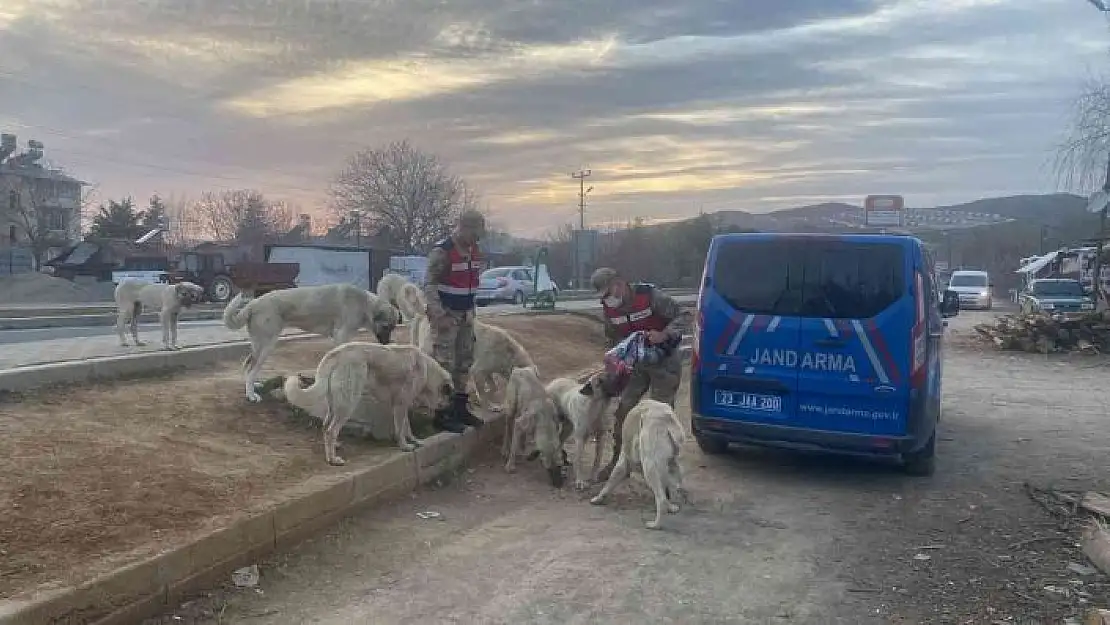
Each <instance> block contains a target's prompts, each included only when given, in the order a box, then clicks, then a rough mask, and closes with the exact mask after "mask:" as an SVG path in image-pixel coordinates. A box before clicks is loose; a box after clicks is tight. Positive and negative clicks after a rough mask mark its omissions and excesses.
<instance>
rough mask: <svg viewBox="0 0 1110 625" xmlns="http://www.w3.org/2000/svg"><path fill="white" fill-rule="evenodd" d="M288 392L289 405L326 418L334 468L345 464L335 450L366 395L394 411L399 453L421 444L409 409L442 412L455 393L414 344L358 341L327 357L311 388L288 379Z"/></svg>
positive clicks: (326, 445)
mask: <svg viewBox="0 0 1110 625" xmlns="http://www.w3.org/2000/svg"><path fill="white" fill-rule="evenodd" d="M284 389H285V398H286V399H287V400H288V401H289V403H291V404H293V405H294V406H297V407H298V408H300V409H302V410H304V411H306V412H308V413H309V414H312V415H314V416H316V417H318V418H320V419H322V420H323V425H324V458H325V459H326V460H327V462H328V464H332V465H336V466H339V465H342V464H345V461H344V460H343V458H340V457H339V456H338V455H337V454H336V451H335V448H336V442H337V441H338V439H339V432H340V431H341V430H342V429H343V426H344V425H345V424H346V423H347V421H348V420H350V418H351V416H352V415H353V414H354V412H355V410H357V409H358V406H359V404H360V403H361V401H362V396H363V392H364V391H365V392H367V393H368V394H369V395H370V396H372V397H373V398H374V399H376V400H377V401H379V402H381V403H382V404H383V405H386V406H391V407H392V408H393V432H394V436H396V437H397V446H398V447H399V448H400V449H401V451H413V450H415V449H416V448H417V447H419V446H420V445H421V444H422V441H421V440H420V439H418V438H416V436H415V435H413V433H412V426H411V424H410V423H409V411H410V410H411V409H412V408H413V407H415V406H423V407H426V408H429V409H431V410H438V409H440V408H444V407H446V406H447V405H448V404H449V403H450V401H451V396H452V395H453V394H454V388H453V387H452V385H451V376H450V374H448V373H447V371H446V370H445V369H444V368H443V367H441V366H439V364H438V363H437V362H436V361H435V360H434V359H432V358H431V357H429V356H428V355H426V354H424V353H422V352H421V351H420V350H419V349H416V348H415V347H413V346H412V345H379V344H377V343H360V342H352V343H346V344H343V345H340V346H339V347H336V348H333V349H332V350H331V351H329V352H328V353H326V354H324V357H323V358H321V359H320V364H319V365H318V366H317V367H316V379H315V381H313V383H312V385H311V386H309V387H308V388H302V387H301V381H300V378H299V376H295V375H293V376H288V377H287V378H285V385H284Z"/></svg>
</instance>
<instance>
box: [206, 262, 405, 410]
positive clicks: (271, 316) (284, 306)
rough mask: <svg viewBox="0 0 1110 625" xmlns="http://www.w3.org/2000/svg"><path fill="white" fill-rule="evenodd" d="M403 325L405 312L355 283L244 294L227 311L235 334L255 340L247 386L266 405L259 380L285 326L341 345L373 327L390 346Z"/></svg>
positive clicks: (252, 396)
mask: <svg viewBox="0 0 1110 625" xmlns="http://www.w3.org/2000/svg"><path fill="white" fill-rule="evenodd" d="M400 322H401V315H400V313H398V312H397V309H396V308H394V307H393V306H392V305H391V304H390V303H389V302H387V301H385V300H384V299H381V298H379V297H378V296H377V295H374V294H373V293H371V292H369V291H365V290H363V289H360V288H358V287H357V286H354V285H352V284H326V285H323V286H299V287H296V288H292V289H281V290H279V291H270V292H269V293H267V294H265V295H263V296H261V297H257V298H253V299H251V298H249V297H247V296H246V295H244V294H243V293H239V294H238V295H236V296H235V297H234V298H233V299H232V300H231V301H230V302H228V304H227V308H225V309H224V325H225V326H227V328H228V329H229V330H238V329H240V328H243V327H244V326H245V327H246V328H247V334H248V335H249V336H250V341H251V351H250V353H249V354H247V357H246V358H245V359H244V360H243V372H244V376H243V377H244V384H243V385H244V390H245V392H246V395H247V400H248V401H252V402H258V401H262V397H261V396H260V395H259V394H258V391H257V390H255V382H256V381H257V380H258V376H259V375H260V374H261V373H262V365H263V364H265V362H266V359H267V358H269V357H270V354H272V353H273V351H274V349H275V348H276V347H277V344H278V340H279V339H280V338H281V332H282V330H284V329H285V328H288V327H294V328H298V329H301V330H304V331H305V332H311V333H313V334H320V335H323V336H330V337H331V338H332V340H333V341H335V343H336V345H342V344H344V343H346V342H348V341H350V340H351V339H352V338H354V336H355V334H357V333H358V331H359V330H360V329H361V328H367V329H369V330H370V331H371V332H373V333H374V336H375V338H377V339H378V341H379V342H380V343H382V344H383V345H384V344H386V343H389V341H390V338H391V337H392V335H393V329H394V328H396V327H397V325H398V324H399V323H400Z"/></svg>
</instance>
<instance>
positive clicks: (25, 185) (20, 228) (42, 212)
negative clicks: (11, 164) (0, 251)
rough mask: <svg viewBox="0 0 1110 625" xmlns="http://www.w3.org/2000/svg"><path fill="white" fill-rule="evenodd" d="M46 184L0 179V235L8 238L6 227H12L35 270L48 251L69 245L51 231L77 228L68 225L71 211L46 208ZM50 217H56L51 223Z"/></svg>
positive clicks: (20, 178) (15, 177)
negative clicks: (25, 245)
mask: <svg viewBox="0 0 1110 625" xmlns="http://www.w3.org/2000/svg"><path fill="white" fill-rule="evenodd" d="M50 182H51V181H50V180H49V179H43V178H33V177H29V176H19V175H8V176H0V224H2V225H3V226H4V230H5V231H4V233H3V236H5V237H6V236H7V235H8V232H7V230H8V228H9V227H11V226H14V227H15V232H16V237H17V239H23V240H26V241H27V243H28V246H29V247H30V248H31V254H32V256H33V257H34V266H35V269H36V270H37V269H39V268H40V267H42V263H43V261H44V260H45V259H44V258H43V257H44V256H45V255H46V252H47V250H48V249H49V248H51V247H55V246H61V245H67V244H68V243H69V241H68V236H61V237H58V236H56V235H54V234H53V232H54V230H56V229H57V230H65V231H69V230H72V229H74V228H75V227H77V226H79V225H80V224H72V223H69V220H70V219H72V217H73V215H72V213H73V211H71V210H69V209H60V208H52V207H50V206H49V200H50V194H49V192H48V184H49V183H50ZM83 201H84V200H83V199H82V202H83ZM59 212H60V214H59ZM54 216H57V217H58V218H57V219H54V220H52V219H51V217H54ZM52 221H55V222H56V223H52ZM59 226H60V227H59Z"/></svg>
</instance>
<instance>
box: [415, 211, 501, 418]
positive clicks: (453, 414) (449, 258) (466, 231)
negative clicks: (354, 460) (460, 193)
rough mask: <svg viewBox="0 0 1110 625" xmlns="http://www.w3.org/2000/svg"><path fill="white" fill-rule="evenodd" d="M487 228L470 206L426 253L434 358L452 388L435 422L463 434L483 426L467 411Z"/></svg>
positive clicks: (427, 296) (483, 218) (426, 294)
mask: <svg viewBox="0 0 1110 625" xmlns="http://www.w3.org/2000/svg"><path fill="white" fill-rule="evenodd" d="M485 230H486V220H485V217H483V216H482V214H481V213H479V212H477V211H473V210H468V211H466V212H464V213H463V214H462V215H461V216H460V217H459V223H458V225H457V226H456V227H455V231H454V232H453V233H452V234H451V236H449V237H447V238H446V239H443V240H442V241H440V242H438V243H436V244H435V246H434V247H432V251H431V252H429V253H428V272H427V281H426V282H425V285H424V296H425V298H426V299H427V300H428V311H427V315H428V326H429V329H430V330H431V333H432V357H433V358H435V359H436V362H438V363H439V364H441V365H443V368H444V369H447V371H448V372H449V373H450V374H451V382H452V383H453V384H454V386H455V397H454V400H453V401H452V403H451V406H450V408H447V409H444V410H440V411H437V412H436V415H435V418H434V421H433V423H434V425H435V426H436V427H437V428H439V429H441V430H444V431H446V432H455V433H461V432H462V431H464V430H465V429H466V426H470V427H481V426H482V425H483V422H482V420H481V419H479V418H478V417H476V416H474V413H472V412H470V407H469V402H470V397H469V396H468V395H467V393H466V388H467V382H468V381H469V379H470V366H471V365H472V364H474V315H475V302H474V296H475V294H476V293H477V291H478V276H479V274H480V273H481V271H482V265H481V263H482V258H481V253H480V252H479V250H478V240H479V239H480V238H481V237H482V235H483V234H485Z"/></svg>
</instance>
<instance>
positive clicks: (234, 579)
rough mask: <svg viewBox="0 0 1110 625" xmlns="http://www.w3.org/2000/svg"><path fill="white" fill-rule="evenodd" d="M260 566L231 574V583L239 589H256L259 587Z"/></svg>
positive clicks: (237, 570)
mask: <svg viewBox="0 0 1110 625" xmlns="http://www.w3.org/2000/svg"><path fill="white" fill-rule="evenodd" d="M258 577H259V575H258V565H257V564H252V565H250V566H244V567H243V568H241V569H236V570H235V572H233V573H232V574H231V583H233V584H235V585H236V586H237V587H239V588H254V587H255V586H257V585H258Z"/></svg>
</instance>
